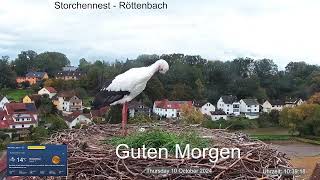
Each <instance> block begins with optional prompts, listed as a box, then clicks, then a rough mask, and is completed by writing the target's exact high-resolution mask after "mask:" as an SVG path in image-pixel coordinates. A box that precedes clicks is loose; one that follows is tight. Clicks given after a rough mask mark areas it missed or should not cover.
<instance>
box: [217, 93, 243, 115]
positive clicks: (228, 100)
mask: <svg viewBox="0 0 320 180" xmlns="http://www.w3.org/2000/svg"><path fill="white" fill-rule="evenodd" d="M217 109H221V110H223V111H224V112H225V113H226V114H227V115H234V116H239V115H240V103H239V101H238V98H237V97H236V96H232V95H229V96H221V97H220V99H219V100H218V102H217Z"/></svg>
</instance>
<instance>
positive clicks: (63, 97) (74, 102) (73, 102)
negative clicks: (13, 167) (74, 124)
mask: <svg viewBox="0 0 320 180" xmlns="http://www.w3.org/2000/svg"><path fill="white" fill-rule="evenodd" d="M52 102H53V104H54V105H56V107H57V109H58V110H59V111H63V112H74V111H82V110H83V105H82V100H81V99H80V98H79V97H77V96H76V95H75V93H74V92H61V93H58V94H57V95H55V96H54V97H53V98H52Z"/></svg>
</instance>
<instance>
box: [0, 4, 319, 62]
mask: <svg viewBox="0 0 320 180" xmlns="http://www.w3.org/2000/svg"><path fill="white" fill-rule="evenodd" d="M79 1H80V0H79ZM54 2H55V1H52V0H50V1H44V0H28V1H20V0H4V1H2V2H1V3H2V4H1V6H0V55H7V54H8V55H10V56H11V57H12V58H15V57H16V55H17V53H19V52H20V51H21V50H28V49H34V50H36V51H37V52H42V51H60V52H63V53H65V54H66V55H67V56H68V57H69V58H70V59H71V60H72V61H73V63H77V60H78V59H80V58H81V57H85V58H88V59H94V58H104V59H106V58H107V59H115V58H126V57H129V58H134V57H136V56H137V55H139V54H141V53H157V54H162V53H174V52H179V53H185V54H199V55H202V56H203V57H206V58H208V59H222V60H230V59H232V58H235V57H238V56H248V57H253V58H263V57H267V58H273V59H274V60H275V61H276V63H278V64H279V65H280V67H283V66H285V64H287V63H288V62H289V61H292V60H293V61H294V60H305V61H307V62H308V63H313V64H316V63H318V59H320V54H319V53H318V49H319V48H318V45H317V43H318V42H319V41H320V36H319V35H318V34H319V32H320V25H319V23H317V22H318V19H317V18H318V17H320V11H318V9H319V8H320V2H319V1H317V0H282V1H278V0H259V1H255V0H224V1H222V0H221V1H212V0H206V1H204V0H203V1H187V0H170V1H169V0H167V1H166V3H168V6H169V9H168V10H153V11H150V10H147V11H143V10H118V9H112V10H111V11H106V10H56V9H54ZM63 2H75V1H70V0H68V1H67V0H64V1H63ZM80 2H93V1H92V0H91V1H89V0H86V1H80ZM94 2H108V1H103V0H95V1H94ZM112 2H113V3H117V2H118V0H112ZM141 2H143V1H142V0H141ZM153 2H157V1H156V0H154V1H153ZM158 2H162V1H160V0H158Z"/></svg>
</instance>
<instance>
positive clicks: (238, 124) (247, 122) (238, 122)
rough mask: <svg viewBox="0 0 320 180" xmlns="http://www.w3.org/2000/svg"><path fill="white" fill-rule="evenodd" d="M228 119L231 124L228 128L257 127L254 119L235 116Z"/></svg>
mask: <svg viewBox="0 0 320 180" xmlns="http://www.w3.org/2000/svg"><path fill="white" fill-rule="evenodd" d="M230 121H231V125H230V127H229V129H232V130H242V129H252V128H257V127H258V125H257V122H256V120H253V119H247V118H235V119H232V120H230Z"/></svg>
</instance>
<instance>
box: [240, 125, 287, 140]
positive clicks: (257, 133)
mask: <svg viewBox="0 0 320 180" xmlns="http://www.w3.org/2000/svg"><path fill="white" fill-rule="evenodd" d="M242 132H244V133H246V134H248V135H249V136H251V137H252V138H255V139H259V140H261V141H273V140H277V141H286V140H290V139H292V138H293V136H292V135H291V134H290V133H289V131H288V129H285V128H280V127H272V128H256V129H246V130H243V131H242Z"/></svg>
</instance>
